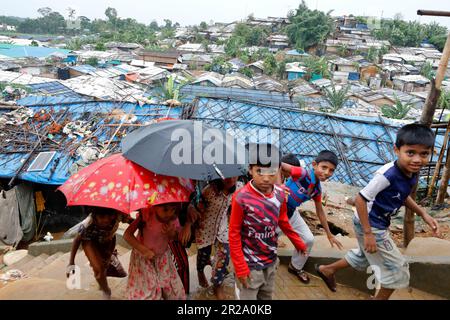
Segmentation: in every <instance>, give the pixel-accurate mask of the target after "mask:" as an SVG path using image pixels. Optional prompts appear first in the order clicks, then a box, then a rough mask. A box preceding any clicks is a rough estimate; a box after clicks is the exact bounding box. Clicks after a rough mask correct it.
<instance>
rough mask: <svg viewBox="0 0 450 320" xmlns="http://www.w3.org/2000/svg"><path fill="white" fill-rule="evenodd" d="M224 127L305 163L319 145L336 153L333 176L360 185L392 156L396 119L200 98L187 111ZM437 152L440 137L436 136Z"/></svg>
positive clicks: (214, 124) (317, 151)
mask: <svg viewBox="0 0 450 320" xmlns="http://www.w3.org/2000/svg"><path fill="white" fill-rule="evenodd" d="M192 118H193V119H198V120H202V121H204V122H206V123H208V124H210V125H212V126H215V127H218V128H223V129H226V130H229V132H230V133H231V134H232V135H234V136H235V137H236V138H237V139H238V140H239V141H240V142H241V143H247V142H249V141H251V142H270V143H274V144H276V145H278V146H279V147H280V149H281V151H282V152H283V153H293V154H295V155H297V156H298V157H299V158H300V159H303V160H304V161H305V162H306V163H307V164H311V163H312V161H313V160H314V159H315V157H316V156H317V154H318V153H319V152H320V151H321V150H331V151H333V152H335V153H336V154H337V155H338V157H339V158H340V161H341V162H340V164H339V166H338V168H337V171H336V173H335V175H334V176H333V177H332V180H333V181H338V182H341V183H345V184H350V185H356V186H363V185H365V184H366V183H367V182H368V181H369V180H370V179H371V178H372V177H373V174H374V172H375V171H376V170H377V169H379V168H380V167H381V166H383V165H384V164H385V163H388V162H390V161H393V160H394V159H395V155H394V151H393V146H394V142H395V137H396V132H397V130H398V129H399V128H400V126H401V125H400V124H396V123H394V122H391V121H389V120H387V119H384V118H381V117H352V116H341V115H339V116H338V115H333V114H327V113H320V112H311V111H302V110H291V109H286V108H279V107H275V106H261V105H255V104H251V103H246V102H239V101H232V100H223V99H208V98H200V99H199V101H198V104H197V106H196V107H195V110H194V112H193V115H192ZM436 140H437V142H436V147H437V152H439V149H440V146H441V145H442V141H443V137H442V136H438V137H437V139H436Z"/></svg>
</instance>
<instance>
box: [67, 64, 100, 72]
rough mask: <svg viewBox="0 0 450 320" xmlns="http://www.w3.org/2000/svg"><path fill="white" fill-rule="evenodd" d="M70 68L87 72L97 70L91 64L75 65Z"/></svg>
mask: <svg viewBox="0 0 450 320" xmlns="http://www.w3.org/2000/svg"><path fill="white" fill-rule="evenodd" d="M70 69H73V70H75V71H78V72H81V73H86V74H88V73H91V72H95V71H97V68H96V67H93V66H91V65H89V64H83V65H79V66H73V67H70Z"/></svg>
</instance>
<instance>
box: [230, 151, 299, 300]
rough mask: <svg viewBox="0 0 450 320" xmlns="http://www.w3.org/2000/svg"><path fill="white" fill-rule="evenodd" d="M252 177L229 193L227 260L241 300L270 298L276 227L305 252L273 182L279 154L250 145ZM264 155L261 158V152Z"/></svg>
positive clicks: (273, 281) (276, 263) (281, 194)
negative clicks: (228, 247)
mask: <svg viewBox="0 0 450 320" xmlns="http://www.w3.org/2000/svg"><path fill="white" fill-rule="evenodd" d="M248 150H249V155H250V159H249V163H250V167H249V171H250V174H251V176H252V177H253V180H251V181H250V182H249V183H247V184H246V185H245V187H243V188H242V189H241V190H240V191H238V192H236V193H235V194H234V196H233V200H232V205H231V219H230V227H229V242H230V253H231V260H232V261H233V265H234V270H235V273H236V286H237V289H238V290H237V291H238V297H239V298H240V299H241V300H256V299H258V300H271V299H272V294H273V290H274V284H275V272H276V269H277V267H278V264H279V259H278V257H277V234H276V229H277V226H280V228H281V230H282V231H283V232H284V233H285V234H286V235H287V236H288V238H289V239H290V240H291V241H292V243H293V244H294V246H295V248H296V249H297V250H299V251H302V252H305V251H306V246H305V244H304V243H303V241H302V239H301V238H300V237H299V236H298V234H297V233H296V232H295V231H294V230H293V229H292V227H291V226H290V224H289V221H288V218H287V214H286V212H287V207H286V194H285V192H284V190H283V189H282V188H281V187H279V186H276V185H275V182H276V180H277V176H278V174H279V170H280V165H281V163H280V155H279V151H278V149H277V148H276V147H273V146H272V145H270V144H256V145H255V144H250V145H249V146H248ZM264 154H265V155H266V157H264V156H263V155H264Z"/></svg>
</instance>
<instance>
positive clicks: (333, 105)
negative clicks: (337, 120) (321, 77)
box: [322, 82, 350, 113]
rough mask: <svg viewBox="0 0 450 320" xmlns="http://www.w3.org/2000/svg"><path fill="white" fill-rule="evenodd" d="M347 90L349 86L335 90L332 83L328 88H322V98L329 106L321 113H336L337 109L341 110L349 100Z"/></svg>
mask: <svg viewBox="0 0 450 320" xmlns="http://www.w3.org/2000/svg"><path fill="white" fill-rule="evenodd" d="M349 89H350V87H349V86H345V87H341V88H340V89H337V88H336V86H335V84H334V82H332V83H331V86H330V88H324V98H325V100H326V101H327V102H328V104H329V105H330V108H329V109H326V110H322V111H328V112H331V113H336V112H337V111H338V110H339V109H341V108H342V107H343V106H344V105H345V103H346V102H347V101H348V100H349V95H348V91H349Z"/></svg>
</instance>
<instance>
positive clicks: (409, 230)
mask: <svg viewBox="0 0 450 320" xmlns="http://www.w3.org/2000/svg"><path fill="white" fill-rule="evenodd" d="M417 14H419V15H433V14H437V15H441V16H442V15H443V16H450V12H443V11H440V12H433V11H427V10H419V11H418V12H417ZM449 57H450V33H449V34H448V35H447V40H446V42H445V46H444V50H443V52H442V57H441V60H440V62H439V68H438V70H437V73H436V78H435V80H434V81H432V86H431V91H430V94H429V95H428V97H427V101H426V103H425V106H424V108H423V111H422V116H421V118H420V123H423V124H426V125H428V126H431V124H432V123H433V117H434V112H435V111H436V104H437V100H438V99H439V95H440V91H441V85H442V80H444V76H445V73H446V71H447V66H448V60H449ZM448 156H449V155H448V153H447V161H446V164H445V168H444V176H443V177H442V179H441V186H440V187H439V192H438V195H439V194H442V192H443V190H445V192H446V190H447V186H448V177H447V179H444V177H445V174H449V175H450V170H449V169H450V168H449V166H450V163H449V159H448ZM416 191H417V184H416V185H415V186H414V188H413V192H412V193H411V197H412V198H413V199H414V200H415V198H416ZM444 196H445V193H444ZM403 231H404V232H403V245H404V246H405V247H407V246H408V244H409V243H410V242H411V240H412V239H413V238H414V235H415V231H414V212H413V211H412V210H410V209H409V208H406V211H405V219H404V222H403Z"/></svg>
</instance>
